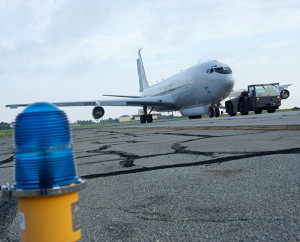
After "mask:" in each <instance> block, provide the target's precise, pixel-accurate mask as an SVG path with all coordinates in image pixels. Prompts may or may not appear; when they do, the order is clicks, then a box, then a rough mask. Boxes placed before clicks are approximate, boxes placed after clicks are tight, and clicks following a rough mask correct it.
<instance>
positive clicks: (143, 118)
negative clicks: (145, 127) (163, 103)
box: [140, 115, 146, 124]
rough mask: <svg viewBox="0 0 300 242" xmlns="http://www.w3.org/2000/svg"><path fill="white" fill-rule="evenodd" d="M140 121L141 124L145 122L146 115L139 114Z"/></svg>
mask: <svg viewBox="0 0 300 242" xmlns="http://www.w3.org/2000/svg"><path fill="white" fill-rule="evenodd" d="M140 121H141V123H142V124H144V123H146V115H141V116H140Z"/></svg>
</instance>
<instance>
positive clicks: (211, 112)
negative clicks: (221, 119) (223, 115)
mask: <svg viewBox="0 0 300 242" xmlns="http://www.w3.org/2000/svg"><path fill="white" fill-rule="evenodd" d="M208 116H209V117H210V118H213V117H214V116H215V112H214V109H213V108H209V109H208Z"/></svg>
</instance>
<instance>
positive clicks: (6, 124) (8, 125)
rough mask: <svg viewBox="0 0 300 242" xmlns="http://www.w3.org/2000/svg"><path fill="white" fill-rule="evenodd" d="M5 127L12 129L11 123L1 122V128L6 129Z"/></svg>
mask: <svg viewBox="0 0 300 242" xmlns="http://www.w3.org/2000/svg"><path fill="white" fill-rule="evenodd" d="M4 129H11V127H10V124H9V123H5V122H1V123H0V130H4Z"/></svg>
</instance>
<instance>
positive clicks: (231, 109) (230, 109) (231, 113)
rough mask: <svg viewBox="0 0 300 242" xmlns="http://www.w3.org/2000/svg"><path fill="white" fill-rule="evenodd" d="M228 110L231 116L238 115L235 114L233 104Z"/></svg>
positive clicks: (229, 104)
mask: <svg viewBox="0 0 300 242" xmlns="http://www.w3.org/2000/svg"><path fill="white" fill-rule="evenodd" d="M227 110H228V114H229V116H235V115H236V113H234V112H233V105H232V103H228V105H227Z"/></svg>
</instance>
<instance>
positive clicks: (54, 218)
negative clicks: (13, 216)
mask: <svg viewBox="0 0 300 242" xmlns="http://www.w3.org/2000/svg"><path fill="white" fill-rule="evenodd" d="M18 206H19V220H20V227H21V237H22V241H30V242H35V241H38V242H40V241H43V242H48V241H49V242H50V241H51V242H54V241H55V242H60V241H64V242H65V241H78V240H80V237H81V229H80V224H79V204H78V192H72V193H66V194H61V195H57V196H39V197H23V198H19V199H18Z"/></svg>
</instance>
